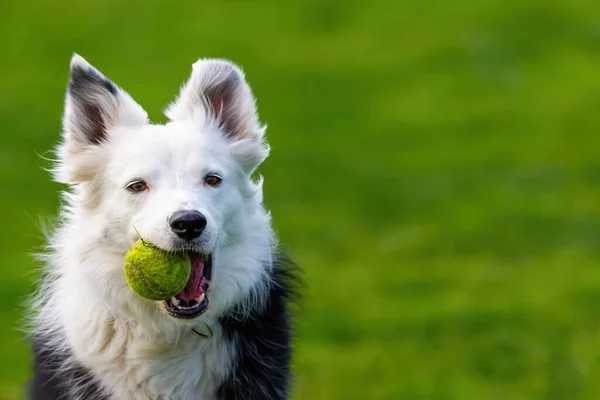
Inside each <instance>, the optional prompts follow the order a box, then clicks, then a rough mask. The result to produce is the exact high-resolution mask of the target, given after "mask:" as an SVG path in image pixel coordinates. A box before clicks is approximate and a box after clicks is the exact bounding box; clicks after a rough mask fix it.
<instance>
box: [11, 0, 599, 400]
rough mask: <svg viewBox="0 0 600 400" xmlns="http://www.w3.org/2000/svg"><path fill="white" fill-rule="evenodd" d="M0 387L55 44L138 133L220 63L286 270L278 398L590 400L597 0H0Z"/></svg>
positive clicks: (35, 241)
mask: <svg viewBox="0 0 600 400" xmlns="http://www.w3.org/2000/svg"><path fill="white" fill-rule="evenodd" d="M0 33H1V34H0V124H1V127H0V132H1V133H0V192H1V193H2V197H1V199H2V202H1V207H0V221H1V222H2V228H1V229H0V255H1V257H2V261H1V263H0V302H1V303H2V305H3V307H2V308H0V326H1V331H0V335H1V336H0V354H1V356H0V359H1V360H2V362H0V398H3V399H20V398H22V396H23V394H22V392H21V387H22V382H23V381H24V380H26V379H27V378H28V377H29V368H30V356H29V352H28V346H27V343H26V342H25V341H24V340H23V337H22V336H23V335H22V334H21V333H20V332H19V331H18V329H19V328H20V327H21V325H22V324H21V323H20V322H19V317H20V316H21V315H22V314H23V310H22V309H21V308H20V307H19V304H20V303H21V302H22V301H23V300H24V299H26V298H27V294H28V293H29V292H31V290H32V277H33V268H34V264H35V263H34V262H33V260H32V258H31V257H30V254H31V253H32V252H33V251H35V250H36V249H38V248H39V247H40V246H41V245H42V243H43V241H42V238H41V233H40V227H39V225H40V224H39V219H40V217H42V218H46V217H50V216H54V215H56V210H57V207H58V203H59V201H58V194H57V192H58V190H60V189H61V187H60V186H59V185H57V184H54V183H51V182H50V178H49V175H48V173H46V172H45V171H44V170H43V168H45V167H47V166H48V162H47V161H45V160H44V159H43V158H42V157H40V156H43V157H48V156H51V153H50V152H49V150H50V149H51V148H52V147H53V146H54V145H55V144H56V143H57V140H58V139H59V131H60V118H61V113H62V108H63V98H64V97H63V96H64V91H65V85H66V81H67V72H68V62H69V58H70V57H71V54H72V53H73V52H74V51H76V52H78V53H80V54H81V55H83V56H84V57H86V58H87V59H88V60H89V61H90V62H91V63H92V64H94V65H95V66H96V67H97V68H99V69H100V70H101V71H103V72H104V73H105V74H106V75H107V76H108V77H110V78H111V79H113V80H114V81H115V82H116V83H117V84H119V85H121V86H122V87H123V88H124V89H125V90H127V91H128V92H129V93H130V94H131V95H132V96H133V97H134V98H135V99H136V100H137V101H138V102H140V104H142V105H143V106H144V107H145V108H146V110H147V111H148V112H149V114H150V116H151V118H152V119H153V120H155V121H163V120H164V117H163V116H162V113H161V110H162V109H163V108H164V107H165V106H166V105H167V103H168V102H169V101H170V100H171V99H172V98H173V96H174V95H175V94H176V92H177V90H178V87H179V85H180V84H181V83H182V82H183V81H184V80H185V79H186V78H187V77H188V76H189V73H190V66H191V64H192V63H193V62H194V61H195V60H196V59H197V58H198V57H225V58H230V59H232V60H234V61H235V62H237V63H239V64H241V65H242V66H243V67H244V69H245V70H246V74H247V77H248V79H249V81H250V84H251V86H252V87H253V89H254V91H255V94H256V96H257V98H258V105H259V111H260V115H261V119H262V120H263V121H265V122H266V123H267V124H268V125H269V129H268V137H269V141H270V143H271V145H272V148H273V152H272V156H271V157H270V158H269V160H268V161H267V162H266V163H265V164H264V165H263V166H262V168H261V172H262V173H263V174H264V175H265V177H266V184H265V192H266V193H265V197H266V201H267V205H268V207H269V208H270V209H271V210H272V212H273V215H274V220H275V224H276V228H277V230H278V232H279V234H280V236H281V239H282V242H283V243H284V244H285V245H286V246H288V247H289V248H290V249H291V252H292V255H293V256H294V257H295V258H296V259H297V260H298V261H299V263H300V264H301V265H303V266H304V268H305V270H306V274H305V279H306V282H307V286H308V288H307V299H306V302H305V307H304V311H302V312H301V314H300V318H299V325H298V341H297V353H296V357H295V361H294V368H295V370H296V373H297V381H296V382H295V385H294V393H295V396H294V397H295V398H296V399H351V400H352V399H469V400H470V399H473V400H481V399H494V400H495V399H498V400H502V399H510V400H513V399H598V398H600V335H599V334H600V248H599V246H598V243H599V241H600V116H599V113H600V3H598V2H592V1H587V2H586V1H577V0H574V1H570V2H567V1H563V2H553V1H546V0H543V1H542V0H526V1H523V0H504V1H499V0H498V1H487V0H482V1H476V0H453V1H442V0H429V1H427V0H421V1H414V0H412V1H392V0H390V1H381V0H371V1H359V0H346V1H332V0H327V1H324V0H322V1H316V0H315V1H310V2H308V1H298V2H294V1H288V2H283V1H271V2H251V1H243V0H230V1H217V2H200V1H198V2H186V1H181V2H176V1H173V2H163V1H158V0H154V1H144V2H142V1H137V0H136V1H129V2H125V1H117V0H110V1H95V2H94V1H83V0H75V1H66V0H53V1H49V0H44V1H32V2H24V1H16V0H4V1H2V2H1V3H0Z"/></svg>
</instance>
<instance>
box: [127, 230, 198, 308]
mask: <svg viewBox="0 0 600 400" xmlns="http://www.w3.org/2000/svg"><path fill="white" fill-rule="evenodd" d="M191 273H192V263H191V261H190V257H189V256H188V255H187V254H171V253H167V252H165V251H163V250H161V249H158V248H156V247H155V246H153V245H152V244H150V243H148V242H147V241H144V240H143V239H140V240H138V241H137V242H135V243H134V244H133V246H131V248H130V249H129V252H128V253H127V255H126V256H125V279H126V280H127V283H128V284H129V286H131V288H132V289H133V290H134V291H135V292H136V293H137V294H138V295H140V296H142V297H144V298H146V299H150V300H167V299H170V298H171V297H173V296H175V295H176V294H178V293H179V292H181V291H182V290H183V288H185V286H186V285H187V283H188V281H189V280H190V275H191Z"/></svg>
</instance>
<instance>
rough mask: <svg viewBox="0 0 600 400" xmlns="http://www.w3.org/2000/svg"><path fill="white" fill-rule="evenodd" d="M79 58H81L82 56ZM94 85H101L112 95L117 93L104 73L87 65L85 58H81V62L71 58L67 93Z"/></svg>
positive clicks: (74, 92) (76, 91)
mask: <svg viewBox="0 0 600 400" xmlns="http://www.w3.org/2000/svg"><path fill="white" fill-rule="evenodd" d="M77 57H79V56H77ZM79 58H80V59H81V60H83V58H81V57H79ZM94 86H101V87H103V88H104V89H106V90H107V91H108V92H109V93H110V94H112V95H113V96H116V95H117V93H118V90H117V87H116V86H115V84H114V83H112V82H111V81H110V80H108V79H107V78H106V77H104V75H102V74H101V73H100V72H98V70H96V69H95V68H94V67H92V66H91V65H89V64H88V63H87V62H86V61H85V60H83V62H81V61H80V60H73V61H72V62H71V76H70V79H69V93H70V94H72V95H73V94H76V93H78V92H79V91H81V90H86V89H89V88H91V87H94Z"/></svg>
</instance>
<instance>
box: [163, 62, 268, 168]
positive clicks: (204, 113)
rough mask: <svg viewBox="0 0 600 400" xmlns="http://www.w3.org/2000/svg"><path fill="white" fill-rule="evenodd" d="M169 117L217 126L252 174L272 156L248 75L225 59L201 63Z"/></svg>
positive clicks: (194, 70) (173, 105) (169, 111)
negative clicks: (259, 118) (195, 119)
mask: <svg viewBox="0 0 600 400" xmlns="http://www.w3.org/2000/svg"><path fill="white" fill-rule="evenodd" d="M166 115H167V117H168V118H169V119H171V120H172V121H178V120H179V121H180V120H186V119H194V118H198V117H200V118H203V119H205V120H208V121H209V122H213V123H215V124H216V125H217V126H218V127H219V128H220V130H221V132H222V133H223V135H225V137H226V138H227V140H228V141H229V143H230V144H231V150H232V154H233V155H234V157H235V158H236V159H237V160H238V162H239V163H240V165H241V166H242V167H243V168H244V170H245V171H246V172H248V173H252V172H253V171H254V169H256V167H258V165H259V164H260V163H261V162H262V161H264V159H265V158H266V157H267V156H268V154H269V149H268V146H267V145H266V144H265V143H263V137H264V132H265V128H264V127H263V126H261V125H260V123H259V121H258V115H257V113H256V105H255V100H254V96H253V95H252V91H251V90H250V86H249V85H248V83H247V82H246V79H245V77H244V73H243V72H242V70H241V69H240V68H239V67H238V66H236V65H235V64H233V63H231V62H229V61H225V60H211V59H205V60H199V61H197V62H196V63H195V64H194V65H193V67H192V76H191V77H190V80H189V81H188V82H187V83H186V84H185V85H184V86H183V87H182V88H181V92H180V94H179V97H178V99H177V100H176V101H175V102H174V103H173V104H171V105H170V106H169V108H168V109H167V111H166Z"/></svg>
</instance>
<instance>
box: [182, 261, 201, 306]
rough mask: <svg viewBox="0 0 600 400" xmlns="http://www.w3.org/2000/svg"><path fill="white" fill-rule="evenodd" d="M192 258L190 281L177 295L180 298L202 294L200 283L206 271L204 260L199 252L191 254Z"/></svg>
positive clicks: (193, 297) (189, 298)
mask: <svg viewBox="0 0 600 400" xmlns="http://www.w3.org/2000/svg"><path fill="white" fill-rule="evenodd" d="M190 260H191V262H192V275H191V276H190V281H189V282H188V284H187V286H186V287H185V288H183V290H182V291H181V293H179V294H178V295H177V297H178V298H180V299H181V300H185V301H190V300H193V299H196V298H198V297H200V295H201V294H202V288H201V287H200V283H201V280H202V276H203V273H204V260H203V259H202V257H201V256H199V255H198V254H190Z"/></svg>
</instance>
